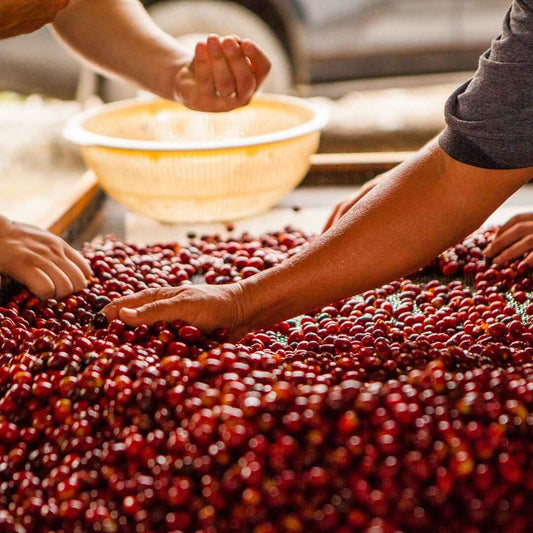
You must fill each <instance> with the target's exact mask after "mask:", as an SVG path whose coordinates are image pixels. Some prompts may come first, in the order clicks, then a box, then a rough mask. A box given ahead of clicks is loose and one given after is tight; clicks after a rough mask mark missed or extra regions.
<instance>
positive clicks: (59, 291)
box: [37, 261, 74, 299]
mask: <svg viewBox="0 0 533 533" xmlns="http://www.w3.org/2000/svg"><path fill="white" fill-rule="evenodd" d="M37 266H38V267H39V268H40V269H41V270H42V271H43V272H44V273H45V274H46V275H47V276H48V277H49V278H50V279H51V280H52V283H53V284H54V296H55V297H56V298H58V299H59V298H64V297H65V296H68V295H69V294H72V293H73V292H74V284H73V283H72V281H70V278H69V277H68V276H67V274H66V273H65V272H64V271H63V270H62V269H61V268H60V266H59V265H57V264H55V263H52V262H51V261H43V262H42V263H40V264H38V265H37ZM62 266H64V265H62Z"/></svg>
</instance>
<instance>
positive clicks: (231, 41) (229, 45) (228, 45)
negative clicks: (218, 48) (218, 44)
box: [222, 38, 237, 50]
mask: <svg viewBox="0 0 533 533" xmlns="http://www.w3.org/2000/svg"><path fill="white" fill-rule="evenodd" d="M236 44H237V43H236V42H235V40H234V39H231V38H227V39H224V40H223V41H222V46H223V47H224V48H225V49H226V50H231V49H232V48H234V47H235V45H236Z"/></svg>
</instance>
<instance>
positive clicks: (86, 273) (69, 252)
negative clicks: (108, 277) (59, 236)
mask: <svg viewBox="0 0 533 533" xmlns="http://www.w3.org/2000/svg"><path fill="white" fill-rule="evenodd" d="M64 252H65V255H66V256H67V257H68V258H69V259H70V261H72V262H73V263H74V264H75V265H76V266H77V267H78V269H79V270H80V271H81V272H82V275H83V277H84V280H86V279H87V278H90V277H91V276H92V275H93V271H92V270H91V266H90V265H89V262H88V261H87V260H86V259H85V258H84V257H83V256H82V255H81V254H80V253H79V252H77V251H76V250H74V248H71V247H70V246H68V245H67V246H65V250H64Z"/></svg>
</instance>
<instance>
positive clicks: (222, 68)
mask: <svg viewBox="0 0 533 533" xmlns="http://www.w3.org/2000/svg"><path fill="white" fill-rule="evenodd" d="M235 44H236V43H235ZM224 48H225V49H224V50H222V44H221V42H220V39H219V37H218V36H217V35H210V36H209V38H208V39H207V49H208V52H209V60H210V62H211V68H212V71H213V79H214V81H215V89H216V91H217V96H220V97H222V98H228V97H231V96H232V95H233V94H234V93H235V91H236V86H235V80H234V77H233V73H232V71H231V69H230V66H229V64H228V61H227V59H226V55H225V52H226V48H227V46H225V47H224Z"/></svg>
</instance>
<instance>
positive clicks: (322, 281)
mask: <svg viewBox="0 0 533 533" xmlns="http://www.w3.org/2000/svg"><path fill="white" fill-rule="evenodd" d="M532 173H533V170H532V169H520V170H505V171H502V170H486V169H479V168H476V167H471V166H468V165H465V164H463V163H459V162H457V161H455V160H454V159H452V158H450V157H449V156H448V155H446V154H445V153H444V152H443V151H442V150H441V149H440V148H439V146H438V144H437V143H436V142H432V143H431V144H429V145H428V146H427V147H426V148H425V149H424V150H422V151H420V152H419V153H418V154H417V155H416V156H414V157H413V158H412V159H410V160H409V161H407V162H405V163H403V164H402V165H400V166H399V167H397V168H396V169H394V170H393V171H391V173H390V175H389V176H388V178H387V179H386V180H383V181H382V182H381V183H379V184H378V185H377V186H376V187H375V188H374V189H373V190H372V191H370V192H369V193H368V194H367V195H366V196H365V197H364V198H362V199H361V200H360V201H359V202H358V203H356V204H355V205H354V206H353V207H352V208H351V209H350V211H349V212H348V213H346V215H345V216H344V217H343V218H342V219H341V220H340V221H339V222H338V223H337V224H336V225H335V226H333V227H332V228H331V229H330V230H328V231H326V233H324V234H323V235H321V236H320V237H318V238H317V239H316V240H315V241H314V242H313V243H312V244H311V245H310V246H308V247H307V248H305V249H304V250H303V251H302V252H301V253H299V254H297V255H296V256H294V257H292V258H291V259H289V260H288V261H286V262H285V263H284V264H283V265H281V266H279V267H276V268H273V269H270V270H268V271H265V272H262V273H260V274H257V275H256V276H253V277H251V278H248V279H246V280H243V281H241V282H238V283H235V284H233V285H227V286H221V287H209V288H203V289H202V291H203V292H202V294H201V298H200V297H198V295H197V291H198V290H199V289H196V288H194V287H190V288H187V289H185V290H184V289H168V290H166V291H165V292H164V293H163V294H162V293H160V294H157V292H149V291H148V292H147V293H140V294H139V295H135V296H131V297H127V298H126V299H124V300H118V301H117V302H114V303H113V304H112V306H110V307H109V308H108V309H107V310H106V312H107V313H108V316H109V317H110V318H111V317H115V316H120V317H121V318H122V319H124V320H125V321H126V322H128V323H130V324H132V325H133V324H138V323H142V322H149V323H151V322H155V321H156V320H158V319H160V320H174V319H178V318H179V319H183V320H186V321H189V322H193V323H195V324H197V325H198V326H200V327H202V328H203V329H205V330H207V331H209V330H213V329H215V328H217V327H223V326H229V327H231V328H233V329H234V330H235V331H237V332H239V333H242V332H244V331H247V330H249V329H253V328H258V327H263V326H268V325H271V324H273V323H275V322H278V321H280V320H284V319H286V318H289V317H292V316H296V315H298V314H300V313H303V312H306V311H309V310H310V309H313V308H316V307H319V306H322V305H325V304H327V303H329V302H332V301H336V300H339V299H341V298H344V297H347V296H351V295H353V294H357V293H359V292H362V291H364V290H367V289H370V288H372V287H376V286H379V285H381V284H383V283H386V282H388V281H390V280H393V279H396V278H398V277H401V276H403V275H406V274H409V273H411V272H413V271H414V270H416V269H417V268H418V267H420V266H422V265H424V264H426V263H428V262H429V261H430V260H432V259H433V258H434V257H435V256H436V255H437V254H438V253H440V252H441V251H443V250H444V249H446V248H447V247H449V246H450V245H452V244H455V243H456V242H458V241H459V240H461V239H462V238H463V237H465V236H466V235H468V234H469V233H471V232H472V231H474V230H475V229H477V228H478V227H479V226H480V225H481V224H482V223H483V221H484V220H485V219H486V218H487V216H488V215H490V214H491V213H492V212H493V211H494V210H495V209H496V208H497V207H498V206H499V205H500V204H501V203H502V202H503V201H504V200H505V199H506V198H508V197H509V196H510V195H511V194H512V193H513V192H515V191H516V190H517V189H518V188H519V187H520V186H521V185H522V184H523V183H524V182H525V181H526V180H527V179H528V178H529V177H530V176H531V175H532ZM206 291H207V293H208V294H207V295H206ZM132 308H133V310H132ZM207 309H209V313H207ZM135 310H136V311H135Z"/></svg>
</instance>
